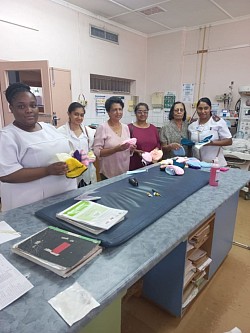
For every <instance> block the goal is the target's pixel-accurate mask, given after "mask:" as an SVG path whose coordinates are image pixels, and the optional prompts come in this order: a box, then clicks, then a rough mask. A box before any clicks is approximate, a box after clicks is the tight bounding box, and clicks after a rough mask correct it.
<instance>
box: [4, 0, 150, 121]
mask: <svg viewBox="0 0 250 333" xmlns="http://www.w3.org/2000/svg"><path fill="white" fill-rule="evenodd" d="M0 19H1V20H4V21H10V22H13V23H16V24H19V25H23V26H26V27H30V28H33V29H37V30H38V31H34V30H30V29H27V28H23V27H20V26H16V25H11V24H7V23H4V22H1V21H0V40H1V49H0V59H4V60H13V61H14V60H17V61H22V60H25V61H29V60H41V59H44V60H48V61H49V65H50V67H56V68H64V69H70V70H71V76H72V97H73V100H76V99H77V97H78V95H79V93H84V95H85V97H86V99H87V100H88V102H89V103H88V106H87V109H86V111H87V113H86V122H87V123H92V122H94V123H96V122H98V123H100V122H103V121H104V119H103V117H101V118H99V119H98V120H96V113H95V104H94V94H90V92H89V91H90V82H89V76H90V73H93V74H100V75H109V76H116V77H122V78H128V79H134V80H136V92H135V93H136V95H138V96H140V100H144V99H145V87H146V72H145V68H146V59H147V39H146V38H145V37H142V36H139V35H137V34H133V33H131V32H128V31H125V30H123V29H120V28H117V27H114V26H111V25H108V24H105V23H103V22H100V21H98V20H96V19H94V18H91V17H88V16H86V15H84V14H81V13H79V12H76V11H74V10H72V9H70V8H66V7H64V6H61V5H59V4H56V3H53V2H51V1H47V0H38V1H33V0H23V1H19V0H12V1H9V0H1V11H0ZM90 23H91V24H94V25H97V26H101V27H105V28H107V30H109V31H112V32H115V33H118V34H119V45H116V44H113V43H109V42H105V41H101V40H98V39H95V38H91V37H89V24H90ZM128 100H129V96H127V97H126V99H125V101H126V107H125V110H124V119H123V121H124V122H130V121H131V113H130V112H128V111H127V101H128ZM66 109H67V106H66ZM66 109H65V112H66Z"/></svg>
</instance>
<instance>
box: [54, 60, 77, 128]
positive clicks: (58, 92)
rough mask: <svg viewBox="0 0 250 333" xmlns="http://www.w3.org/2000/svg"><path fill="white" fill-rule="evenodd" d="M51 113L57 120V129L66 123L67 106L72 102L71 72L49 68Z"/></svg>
mask: <svg viewBox="0 0 250 333" xmlns="http://www.w3.org/2000/svg"><path fill="white" fill-rule="evenodd" d="M50 80H51V96H52V112H53V116H54V117H56V118H57V127H59V126H62V125H63V124H65V123H66V122H67V121H68V114H67V111H68V106H69V104H70V103H71V102H72V94H71V72H70V70H66V69H59V68H53V67H52V68H50Z"/></svg>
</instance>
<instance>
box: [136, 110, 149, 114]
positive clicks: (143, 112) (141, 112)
mask: <svg viewBox="0 0 250 333" xmlns="http://www.w3.org/2000/svg"><path fill="white" fill-rule="evenodd" d="M136 113H137V114H148V111H147V110H145V111H141V110H139V111H136Z"/></svg>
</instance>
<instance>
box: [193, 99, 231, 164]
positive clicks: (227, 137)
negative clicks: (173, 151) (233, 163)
mask: <svg viewBox="0 0 250 333" xmlns="http://www.w3.org/2000/svg"><path fill="white" fill-rule="evenodd" d="M211 108H212V104H211V101H210V99H209V98H207V97H203V98H201V99H200V100H199V101H198V103H197V114H198V117H199V118H198V120H196V121H195V122H193V123H191V124H190V125H189V126H188V131H189V133H190V139H191V140H192V141H194V142H195V143H197V142H200V141H202V140H204V139H205V138H206V137H208V136H210V135H212V138H211V139H210V142H209V143H208V144H206V145H204V146H202V147H201V148H200V149H197V148H195V147H194V148H193V154H194V156H195V157H197V158H198V159H199V160H201V161H205V162H213V160H214V159H215V158H216V157H218V161H219V165H220V166H226V165H227V162H226V160H225V158H224V155H223V150H222V146H230V145H231V144H232V135H231V133H230V131H229V129H228V127H227V124H226V122H225V121H224V119H220V118H219V117H215V118H214V117H212V113H211Z"/></svg>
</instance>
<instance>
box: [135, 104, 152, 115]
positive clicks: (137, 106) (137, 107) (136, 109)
mask: <svg viewBox="0 0 250 333" xmlns="http://www.w3.org/2000/svg"><path fill="white" fill-rule="evenodd" d="M140 106H145V108H146V109H147V110H149V107H148V104H146V103H138V104H137V105H136V107H135V113H136V112H137V111H138V109H139V107H140Z"/></svg>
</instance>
